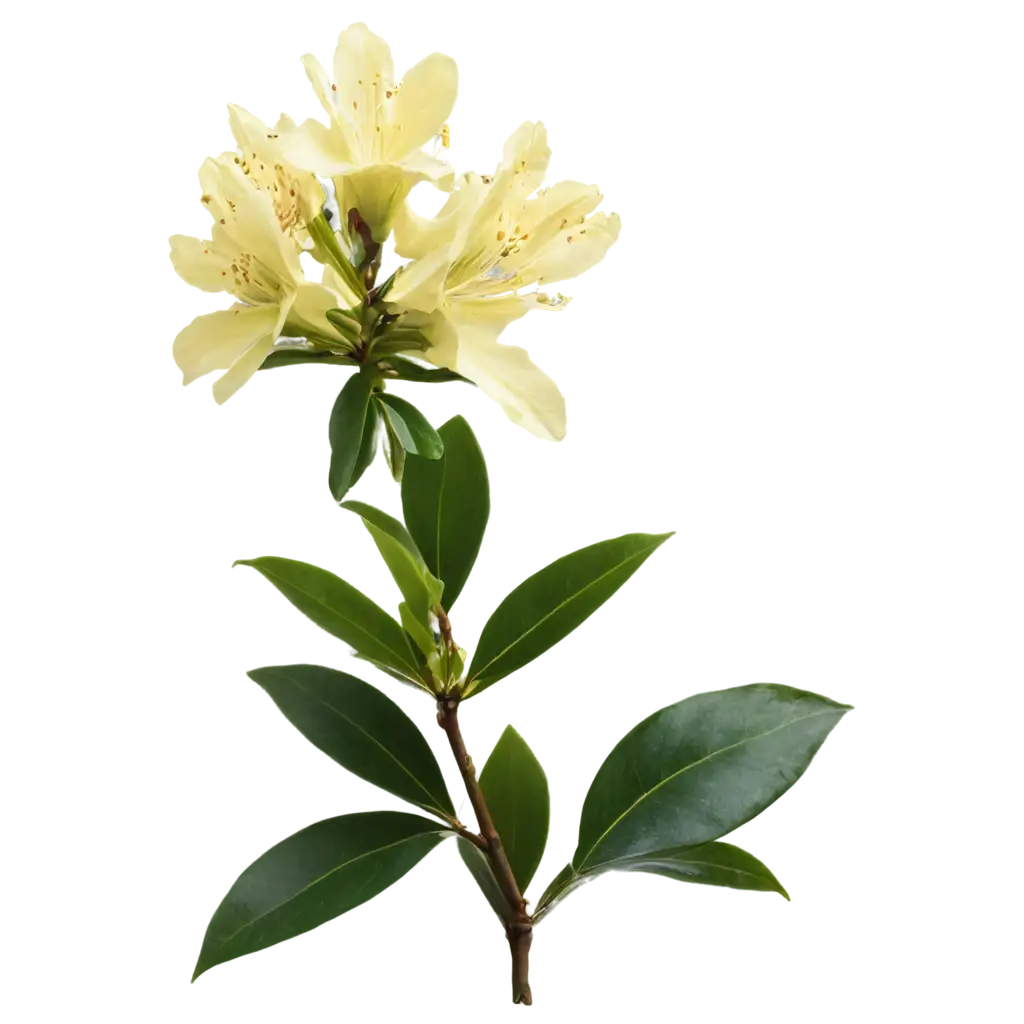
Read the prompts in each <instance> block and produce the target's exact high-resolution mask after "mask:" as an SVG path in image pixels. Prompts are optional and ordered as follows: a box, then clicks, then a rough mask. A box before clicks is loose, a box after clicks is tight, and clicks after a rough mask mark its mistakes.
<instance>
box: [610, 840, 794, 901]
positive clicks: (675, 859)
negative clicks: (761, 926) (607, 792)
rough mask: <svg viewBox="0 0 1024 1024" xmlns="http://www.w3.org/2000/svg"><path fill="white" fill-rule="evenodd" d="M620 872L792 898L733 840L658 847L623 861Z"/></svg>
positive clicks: (758, 862)
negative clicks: (658, 848)
mask: <svg viewBox="0 0 1024 1024" xmlns="http://www.w3.org/2000/svg"><path fill="white" fill-rule="evenodd" d="M615 870H616V871H644V872H648V873H649V874H652V875H664V877H665V878H675V879H677V880H678V881H680V882H697V883H699V884H701V885H721V886H725V887H726V888H728V889H750V890H754V891H756V892H777V893H778V894H779V895H780V896H785V897H786V899H787V900H788V899H789V893H787V892H786V890H785V889H783V888H782V885H781V884H780V882H779V880H778V879H777V878H776V877H775V876H774V875H773V874H772V873H771V872H770V871H769V870H768V868H766V867H765V866H764V864H762V863H761V862H760V861H759V860H758V859H757V858H756V857H755V856H754V855H753V854H750V853H747V851H746V850H741V849H740V848H739V847H738V846H733V845H732V844H730V843H705V844H704V845H703V846H684V847H676V848H674V849H671V850H656V851H655V852H653V853H647V854H644V855H643V856H641V857H637V858H635V859H633V860H626V861H620V862H618V863H617V864H616V865H615Z"/></svg>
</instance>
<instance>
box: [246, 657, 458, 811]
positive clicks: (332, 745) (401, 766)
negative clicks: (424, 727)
mask: <svg viewBox="0 0 1024 1024" xmlns="http://www.w3.org/2000/svg"><path fill="white" fill-rule="evenodd" d="M249 678H250V679H252V680H254V681H255V682H257V683H259V685H260V686H262V687H263V689H264V690H266V691H267V693H268V694H269V695H270V698H271V699H272V700H273V701H274V703H275V704H276V705H277V706H278V707H279V708H280V709H281V712H282V713H283V714H284V716H285V718H287V719H288V721H289V722H291V723H292V725H294V726H295V728H296V729H298V730H299V732H301V733H302V735H303V736H305V737H306V739H307V740H309V741H310V743H312V744H313V745H314V746H316V747H319V748H320V749H321V750H322V751H323V752H324V753H325V754H327V756H328V757H332V758H334V760H335V761H337V762H338V764H340V765H341V766H342V767H343V768H347V769H348V770H349V771H350V772H352V773H353V774H354V775H358V776H359V777H360V778H361V779H366V781H367V782H372V783H373V784H374V785H375V786H380V788H381V789H386V790H387V791H388V792H389V793H394V794H395V796H400V797H401V798H402V799H403V800H408V801H409V802H410V803H413V804H416V805H417V806H418V807H422V808H423V809H424V810H426V811H430V812H432V813H434V814H438V815H440V816H441V817H442V818H449V819H451V818H453V817H454V815H455V808H454V807H453V806H452V801H451V797H450V796H449V795H448V790H447V789H446V788H445V784H444V778H443V777H442V775H441V769H440V767H439V766H438V763H437V760H436V758H435V757H434V755H433V753H432V752H431V750H430V747H429V746H428V744H427V741H426V740H425V739H424V737H423V734H422V733H421V732H420V731H419V729H417V728H416V726H415V725H414V724H413V723H412V721H411V720H410V718H409V717H408V715H406V714H405V712H404V711H402V709H401V708H400V707H399V706H398V705H397V704H395V702H394V701H392V700H391V699H390V698H388V697H386V696H385V695H384V694H383V693H381V692H380V690H378V689H376V687H373V686H370V684H369V683H364V682H363V681H362V680H361V679H357V678H356V677H355V676H350V675H347V674H346V673H344V672H336V671H334V669H330V668H321V667H320V666H318V665H278V666H274V667H271V668H258V669H255V670H254V671H252V672H250V673H249Z"/></svg>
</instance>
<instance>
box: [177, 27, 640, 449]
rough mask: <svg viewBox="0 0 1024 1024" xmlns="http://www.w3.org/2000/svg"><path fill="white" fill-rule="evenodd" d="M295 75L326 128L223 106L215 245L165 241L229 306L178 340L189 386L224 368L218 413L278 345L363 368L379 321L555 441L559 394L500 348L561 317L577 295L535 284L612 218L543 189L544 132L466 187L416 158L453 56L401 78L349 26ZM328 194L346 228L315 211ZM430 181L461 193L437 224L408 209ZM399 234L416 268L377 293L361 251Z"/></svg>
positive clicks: (516, 141) (451, 77)
mask: <svg viewBox="0 0 1024 1024" xmlns="http://www.w3.org/2000/svg"><path fill="white" fill-rule="evenodd" d="M303 64H304V66H305V69H306V74H307V75H308V77H309V80H310V82H311V83H312V85H313V89H314V91H315V92H316V95H317V98H318V99H319V100H320V103H321V105H322V106H323V108H324V110H325V112H326V113H327V115H328V122H329V123H328V124H327V125H324V124H323V123H322V122H320V121H317V120H313V119H310V120H307V121H304V122H303V123H302V124H301V125H296V124H295V122H294V121H292V120H291V119H290V118H289V117H287V116H285V115H282V116H281V118H280V120H279V121H278V122H277V124H276V125H274V127H273V128H270V127H268V126H267V125H265V124H264V123H263V122H262V121H260V120H259V119H258V118H256V117H254V116H253V115H252V114H250V113H248V112H247V111H245V110H243V109H242V108H241V107H238V106H234V105H232V106H230V107H229V124H230V127H231V132H232V134H233V136H234V139H235V143H236V146H237V149H236V150H235V151H231V152H227V153H224V154H222V155H221V156H219V157H216V158H212V159H208V160H207V161H205V163H204V164H203V166H202V168H201V169H200V172H199V180H200V185H201V187H202V203H203V205H204V206H205V207H206V209H207V210H208V211H209V213H210V216H211V218H212V220H213V225H212V228H211V230H210V237H209V238H208V239H206V240H202V239H197V238H189V237H186V236H184V235H174V236H173V237H172V238H171V240H170V242H171V260H172V263H173V265H174V268H175V270H176V271H177V272H178V274H179V275H180V276H181V277H182V278H183V279H184V280H185V281H187V282H188V283H189V284H192V285H195V286H196V287H197V288H201V289H203V290H204V291H210V292H218V291H224V292H227V293H229V294H230V295H232V296H233V297H234V298H235V299H236V300H237V301H236V302H235V304H234V305H232V307H231V308H230V309H227V310H222V311H219V312H215V313H209V314H206V315H205V316H200V317H198V318H197V319H195V320H194V321H193V322H192V323H191V324H190V325H189V326H188V327H186V328H185V329H184V330H183V331H181V332H180V333H179V334H178V336H177V338H176V339H175V342H174V358H175V360H176V362H177V363H178V366H179V367H180V369H181V370H182V372H183V374H184V381H185V383H186V384H188V383H189V382H191V381H192V380H195V379H196V378H197V377H200V376H203V375H205V374H207V373H210V372H211V371H215V370H223V371H226V372H225V373H224V374H223V375H222V376H221V377H219V378H218V380H217V381H216V383H215V384H214V388H213V391H214V397H215V398H216V400H217V401H218V402H224V401H226V400H227V399H228V398H229V397H230V396H231V395H233V394H234V393H235V391H237V390H238V389H239V388H240V387H241V386H242V385H243V384H244V383H245V382H246V381H247V380H248V379H249V378H250V377H251V376H252V375H253V374H254V373H255V372H256V371H257V370H258V369H259V368H260V366H261V365H262V364H263V362H264V360H265V359H266V358H267V356H268V355H270V353H271V352H272V351H273V350H274V348H275V346H277V345H278V342H279V339H282V338H284V339H304V341H303V342H298V341H290V342H288V344H290V345H292V346H294V345H295V344H305V345H306V346H309V347H312V348H316V349H318V350H326V351H331V352H336V353H338V354H340V355H343V356H344V355H349V356H351V357H352V359H353V362H359V361H360V359H361V353H360V349H359V346H360V345H361V344H364V345H365V344H366V343H367V342H368V340H369V339H368V338H367V336H366V332H367V330H369V331H370V332H372V331H373V330H374V329H375V328H374V326H373V325H374V324H377V323H387V324H389V325H391V324H394V325H395V326H397V327H398V328H402V327H403V326H405V325H408V326H409V327H413V328H415V330H410V331H405V332H403V331H401V330H398V331H397V333H394V334H393V336H395V337H401V336H403V335H408V336H416V337H417V338H418V339H419V344H417V345H414V346H411V349H410V354H412V355H414V356H416V357H418V358H423V359H426V360H428V361H429V362H430V363H433V364H434V365H436V366H439V367H446V368H449V369H451V370H454V371H456V372H458V373H460V374H462V375H463V376H465V377H468V378H469V379H470V380H472V381H473V382H474V383H476V384H477V385H478V386H479V387H480V388H481V389H482V390H483V391H484V392H485V393H486V394H487V395H489V396H490V397H491V398H493V399H495V400H496V401H497V402H499V403H500V404H501V406H502V407H503V408H504V410H505V412H506V413H507V415H508V416H509V418H510V419H511V420H512V421H513V422H515V423H517V424H519V425H521V426H523V427H525V428H526V429H527V430H529V431H530V432H531V433H533V434H536V435H537V436H539V437H544V438H550V439H554V440H558V439H560V438H562V437H563V436H564V435H565V402H564V400H563V398H562V396H561V394H560V393H559V391H558V388H557V387H556V386H555V384H554V382H553V381H552V380H551V379H550V378H549V377H548V376H547V375H546V374H545V373H543V371H541V370H540V369H539V368H538V367H537V366H536V365H534V363H533V362H532V361H531V360H530V358H529V356H528V355H527V353H526V352H525V351H524V350H523V349H521V348H516V347H512V346H508V345H504V344H501V343H500V342H499V341H498V338H499V335H500V334H501V332H502V331H503V330H504V328H505V327H506V325H508V324H509V323H511V322H512V321H513V320H516V319H518V318H519V317H521V316H523V315H524V314H525V313H527V312H528V311H529V310H531V309H541V310H558V309H564V308H565V306H566V305H567V303H568V301H569V300H568V299H567V298H565V297H564V296H562V295H561V294H557V293H556V294H555V295H553V296H552V295H549V294H548V293H546V292H544V291H541V290H540V289H541V286H547V285H550V284H551V283H554V282H559V281H565V280H568V279H570V278H573V277H577V276H578V275H579V274H582V273H583V272H584V271H585V270H588V269H590V267H592V266H594V265H595V264H596V263H598V262H599V261H600V260H601V259H602V258H603V257H604V255H605V253H606V252H607V251H608V249H609V247H610V246H611V245H612V243H613V242H614V241H615V240H616V238H617V237H618V234H619V226H620V225H619V218H618V216H617V215H616V214H605V213H596V212H594V211H595V210H596V208H597V206H598V204H599V203H600V201H601V194H600V192H599V191H598V189H597V187H596V186H594V185H584V184H580V183H579V182H575V181H562V182H559V183H558V184H556V185H553V186H551V187H549V188H541V185H542V182H543V179H544V174H545V172H546V170H547V166H548V161H549V159H550V156H551V151H550V149H549V148H548V145H547V133H546V132H545V129H544V126H543V125H542V124H540V123H539V122H538V123H531V122H527V123H525V124H523V125H521V126H520V127H519V128H518V129H516V131H515V132H514V133H513V134H512V135H511V137H510V138H509V139H508V141H507V142H506V143H505V149H504V153H503V157H502V160H501V162H500V163H499V165H498V167H497V168H496V170H495V171H494V173H493V174H487V175H480V174H474V173H466V174H463V175H461V176H460V177H458V179H456V177H455V172H454V171H453V170H452V168H451V166H450V165H449V164H448V163H446V162H445V161H443V160H441V159H439V157H438V156H437V155H429V154H428V153H426V152H424V146H426V145H427V143H429V142H431V141H432V140H439V141H440V143H441V145H440V151H443V150H444V149H446V148H447V143H448V126H447V120H448V117H449V115H450V114H451V111H452V108H453V107H454V105H455V98H456V94H457V91H458V72H457V69H456V66H455V62H454V61H453V60H452V59H451V58H450V57H446V56H444V55H442V54H438V53H435V54H431V55H430V56H429V57H426V58H424V59H423V60H422V61H420V62H419V63H418V64H417V65H416V66H415V67H413V68H412V69H411V70H409V71H408V72H406V74H405V75H404V77H403V78H402V80H401V82H398V83H396V82H395V75H394V65H393V63H392V59H391V52H390V50H389V49H388V46H387V44H386V43H385V42H384V41H383V40H382V39H381V38H380V37H378V36H376V35H374V34H373V33H372V32H370V31H369V29H367V27H366V26H365V25H362V24H356V25H352V26H350V27H349V28H348V29H346V30H345V31H344V32H342V33H341V35H340V37H339V39H338V47H337V49H336V51H335V54H334V63H333V68H332V73H331V74H328V72H327V71H326V70H325V69H324V68H323V66H322V65H321V64H320V63H319V61H317V59H316V58H315V57H313V56H311V55H307V56H305V57H304V58H303ZM434 148H435V151H438V150H439V147H438V146H437V144H436V141H435V146H434ZM328 181H330V182H331V183H332V185H333V189H328V190H327V191H333V194H334V197H335V199H336V202H337V208H338V210H339V212H340V218H339V219H340V220H341V223H340V224H338V223H333V222H332V223H330V224H329V223H328V221H327V219H326V218H325V215H324V213H323V212H322V211H323V208H324V204H325V202H326V200H327V191H325V187H324V185H325V184H326V183H327V182H328ZM420 182H429V183H430V184H432V185H433V186H435V187H436V188H438V189H441V190H443V191H446V192H450V193H451V195H450V197H449V199H448V201H447V202H446V203H445V204H444V206H443V208H442V209H441V210H440V212H439V213H438V214H437V216H436V217H434V218H433V219H426V218H423V217H420V216H418V215H417V214H415V213H414V212H413V211H412V210H411V208H410V207H409V204H408V201H407V197H408V195H409V192H410V191H411V189H412V188H413V187H414V186H415V185H417V184H419V183H420ZM357 229H358V230H357ZM392 232H393V239H394V245H395V252H396V253H397V254H398V255H399V256H400V257H403V258H406V259H408V260H409V261H410V262H408V263H407V264H405V265H404V266H402V267H401V268H400V269H399V270H398V271H397V273H396V274H395V276H394V278H393V279H392V280H391V281H390V282H389V284H388V287H387V288H373V287H372V283H373V282H372V280H370V279H368V278H367V277H366V276H365V275H366V273H367V271H366V265H367V263H368V262H369V258H368V256H367V248H368V247H376V248H379V245H380V244H381V243H383V242H385V241H386V240H387V239H388V238H389V237H391V236H392ZM303 252H308V253H310V254H311V255H312V256H313V257H314V259H316V260H318V261H319V262H321V263H323V264H324V270H323V276H322V280H321V282H320V283H316V282H311V281H307V280H306V279H305V277H304V275H303V272H302V267H301V264H300V261H299V256H300V254H301V253H303ZM361 260H362V261H363V262H362V263H361ZM374 270H375V268H374ZM336 309H341V310H348V311H351V322H352V323H353V324H355V325H357V329H356V330H355V331H354V332H352V331H349V332H346V331H344V330H342V329H341V328H339V327H335V326H333V325H334V324H337V323H338V322H339V320H338V317H337V316H336V315H335V316H333V317H332V319H331V320H330V321H329V320H328V318H327V315H326V314H327V312H328V310H336ZM424 343H426V346H427V347H424ZM391 351H392V352H393V351H394V348H392V349H391Z"/></svg>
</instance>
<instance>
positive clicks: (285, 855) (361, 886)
mask: <svg viewBox="0 0 1024 1024" xmlns="http://www.w3.org/2000/svg"><path fill="white" fill-rule="evenodd" d="M450 834H451V833H450V832H448V830H447V829H446V828H445V827H444V826H443V825H439V824H438V823H437V822H436V821H429V820H428V819H426V818H421V817H419V816H418V815H415V814H400V813H397V812H395V811H371V812H370V813H368V814H345V815H342V816H341V817H339V818H328V819H327V820H326V821H320V822H317V824H315V825H310V826H309V828H304V829H303V830H302V831H301V832H296V833H295V835H293V836H289V837H288V838H287V839H285V840H284V842H282V843H278V844H277V846H273V847H271V848H270V849H269V850H267V852H266V853H265V854H263V856H262V857H260V858H259V859H258V860H256V861H254V862H253V863H252V864H250V865H249V867H247V868H246V869H245V871H243V872H242V874H241V875H240V876H239V878H238V881H237V882H235V884H234V885H233V886H232V887H231V889H230V890H229V891H228V894H227V896H225V897H224V899H223V901H222V902H221V905H220V906H219V907H218V908H217V910H216V912H215V913H214V915H213V918H212V919H211V921H210V924H209V927H208V928H207V929H206V937H205V938H204V939H203V948H202V950H201V951H200V953H199V960H198V962H197V963H196V969H195V973H194V974H193V975H192V980H193V981H195V979H196V978H198V977H199V975H200V974H203V973H204V972H205V971H208V970H209V969H210V968H211V967H216V966H217V964H222V963H226V962H227V961H228V960H234V959H236V958H237V957H240V956H245V955H246V954H247V953H255V952H256V951H257V950H260V949H266V948H267V947H268V946H273V945H276V944H277V943H278V942H284V940H285V939H291V938H294V937H295V936H296V935H301V934H302V933H303V932H308V931H310V929H312V928H316V927H318V926H319V925H321V924H323V923H324V922H325V921H330V920H331V919H332V918H335V917H338V916H339V915H340V914H344V913H345V912H346V911H348V910H351V909H352V908H353V907H358V906H359V905H360V904H361V903H365V902H366V901H367V900H369V899H372V898H373V897H374V896H376V895H377V893H379V892H383V891H384V890H385V889H386V888H387V887H388V886H389V885H393V884H394V883H395V882H397V881H398V879H400V878H401V877H402V875H404V874H405V873H406V872H407V871H409V869H410V868H412V867H414V866H415V865H416V864H417V863H419V861H421V860H422V859H423V858H424V857H425V856H426V855H427V854H428V853H429V852H430V851H431V850H432V849H433V848H434V847H435V846H437V844H438V843H439V842H440V841H441V840H442V839H444V838H445V836H446V835H450Z"/></svg>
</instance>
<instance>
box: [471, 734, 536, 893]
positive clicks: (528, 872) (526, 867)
mask: <svg viewBox="0 0 1024 1024" xmlns="http://www.w3.org/2000/svg"><path fill="white" fill-rule="evenodd" d="M480 788H481V789H482V790H483V793H484V798H485V799H486V800H487V807H488V809H489V810H490V812H491V819H492V820H493V821H494V827H495V828H496V829H497V830H498V835H499V836H501V845H502V846H503V847H504V848H505V855H506V856H507V857H508V862H509V865H510V866H511V868H512V874H513V875H514V876H515V880H516V883H517V884H518V886H519V891H520V892H521V893H523V892H526V887H527V886H528V885H529V884H530V882H531V881H532V879H533V876H534V874H535V872H536V871H537V865H538V864H540V859H541V857H542V856H543V855H544V845H545V843H547V839H548V816H549V812H550V802H549V798H548V780H547V777H546V776H545V774H544V769H543V768H541V766H540V763H539V762H538V761H537V758H536V757H534V755H533V751H532V750H530V748H529V747H528V746H527V745H526V741H525V740H524V739H523V738H522V736H520V735H519V733H517V732H516V731H515V729H513V728H512V726H511V725H509V726H506V728H505V731H504V732H503V733H502V734H501V738H500V739H499V740H498V743H497V745H496V746H495V748H494V750H492V751H491V756H490V757H489V758H487V763H486V764H485V765H484V770H483V771H482V772H481V773H480Z"/></svg>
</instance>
